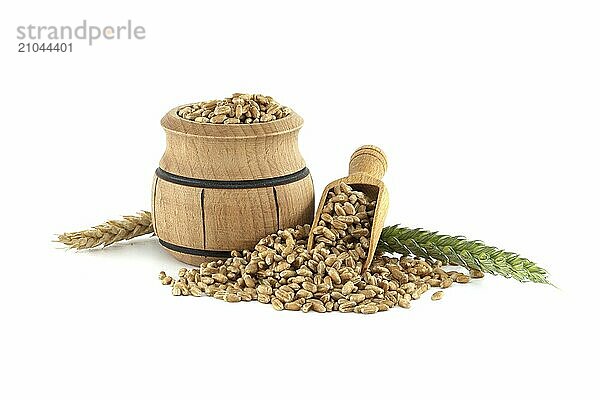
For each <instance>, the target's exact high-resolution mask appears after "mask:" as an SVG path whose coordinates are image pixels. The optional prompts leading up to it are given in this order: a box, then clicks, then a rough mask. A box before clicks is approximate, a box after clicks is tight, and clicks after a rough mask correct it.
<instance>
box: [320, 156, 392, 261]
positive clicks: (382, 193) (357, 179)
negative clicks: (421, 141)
mask: <svg viewBox="0 0 600 400" xmlns="http://www.w3.org/2000/svg"><path fill="white" fill-rule="evenodd" d="M386 170H387V158H386V156H385V154H384V153H383V151H382V150H381V149H380V148H378V147H375V146H371V145H365V146H361V147H359V148H358V149H357V150H356V151H355V152H354V153H353V154H352V157H350V164H349V167H348V176H347V177H345V178H341V179H337V180H335V181H333V182H331V183H330V184H329V185H327V186H326V187H325V189H324V190H323V195H322V196H321V201H320V202H319V207H318V208H317V214H316V215H315V219H314V221H313V224H312V227H311V230H310V234H309V236H308V249H309V250H310V249H312V247H313V244H314V239H315V238H314V234H313V232H314V230H315V227H317V225H318V224H319V221H320V220H321V213H322V211H323V206H324V205H325V201H326V200H327V193H328V192H329V191H330V190H331V189H332V188H333V187H334V186H336V185H339V184H340V183H342V182H344V183H346V184H348V185H350V186H352V188H353V189H354V190H359V191H361V192H363V193H364V194H366V195H367V196H368V197H369V198H370V199H371V200H377V205H376V206H375V213H374V215H373V224H372V226H371V228H370V229H371V237H370V240H369V253H368V255H367V259H366V260H365V262H364V263H363V271H362V272H364V271H365V270H366V269H367V267H368V266H369V265H370V264H371V261H373V256H374V255H375V248H376V247H377V242H378V241H379V236H381V230H382V229H383V223H384V222H385V217H386V215H387V211H388V206H389V202H390V199H389V194H388V191H387V189H386V188H385V185H384V184H383V182H382V181H381V178H383V175H384V174H385V171H386Z"/></svg>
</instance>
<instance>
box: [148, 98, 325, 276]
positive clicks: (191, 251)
mask: <svg viewBox="0 0 600 400" xmlns="http://www.w3.org/2000/svg"><path fill="white" fill-rule="evenodd" d="M178 108H179V107H178ZM176 111H177V109H173V110H171V111H169V112H168V113H167V114H166V115H165V116H164V117H163V119H162V120H161V125H162V127H163V128H164V130H165V132H166V135H167V148H166V151H165V153H164V155H163V157H162V159H161V160H160V164H159V168H158V169H157V170H156V173H155V176H154V183H153V188H152V212H153V215H154V231H155V233H156V235H157V236H158V238H159V241H160V244H161V245H162V246H163V247H164V248H165V249H167V251H169V252H170V253H171V254H172V255H173V256H174V257H175V258H177V259H178V260H180V261H183V262H185V263H187V264H192V265H199V264H200V263H201V262H205V261H207V260H211V259H215V258H226V257H228V256H229V254H230V252H231V251H232V250H243V249H252V248H253V247H254V245H255V244H256V242H257V241H258V240H259V239H261V238H262V237H264V236H266V235H268V234H270V233H273V232H276V231H277V230H278V229H284V228H287V227H291V226H296V225H299V224H310V223H311V222H312V219H313V214H314V201H315V198H314V188H313V183H312V177H311V176H310V172H309V171H308V169H307V168H306V164H305V162H304V159H303V158H302V155H301V154H300V151H299V149H298V132H299V130H300V128H301V127H302V123H303V120H302V118H301V117H300V116H299V115H297V114H295V113H292V114H290V115H288V116H286V117H284V118H282V119H280V120H275V121H271V122H264V123H258V124H236V125H220V124H206V123H199V122H193V121H188V120H185V119H183V118H180V117H179V116H178V115H177V113H176Z"/></svg>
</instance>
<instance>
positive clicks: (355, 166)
mask: <svg viewBox="0 0 600 400" xmlns="http://www.w3.org/2000/svg"><path fill="white" fill-rule="evenodd" d="M386 170H387V157H386V156H385V153H384V152H383V150H381V149H380V148H379V147H376V146H372V145H370V144H367V145H364V146H361V147H359V148H358V149H356V151H355V152H354V153H352V156H351V157H350V164H349V166H348V173H349V175H352V174H356V173H363V174H367V175H370V176H372V177H373V178H377V179H381V178H383V175H385V171H386Z"/></svg>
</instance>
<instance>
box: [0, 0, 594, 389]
mask: <svg viewBox="0 0 600 400" xmlns="http://www.w3.org/2000/svg"><path fill="white" fill-rule="evenodd" d="M7 7H8V6H7V5H3V6H2V8H3V10H2V12H1V13H0V14H1V17H0V18H1V21H0V22H1V24H0V25H1V28H0V29H1V35H0V40H1V44H2V46H1V52H2V53H1V54H2V56H1V60H2V61H1V62H0V65H1V66H0V68H1V71H2V74H1V78H0V79H1V80H2V81H1V89H0V93H1V99H2V104H1V106H2V129H3V131H2V135H3V138H2V157H1V158H0V159H1V162H2V169H3V175H2V181H1V186H0V187H1V188H2V189H1V193H2V195H1V197H0V202H1V208H0V210H1V211H2V226H1V227H0V235H1V241H0V243H2V245H1V246H2V257H3V259H2V261H0V265H2V288H1V289H0V299H1V303H0V304H1V306H0V307H1V308H0V310H1V311H0V312H1V316H2V319H1V321H2V322H1V324H2V328H1V329H0V397H1V398H3V399H20V398H30V399H31V398H63V399H71V398H77V399H81V398H102V399H106V398H125V397H132V398H160V397H162V398H184V397H185V398H194V397H195V398H212V397H217V398H234V397H236V396H244V398H255V397H256V398H261V399H265V398H275V397H277V398H303V399H306V398H325V397H329V398H341V397H350V398H357V397H366V396H368V398H373V399H375V398H381V396H383V395H386V396H394V397H404V398H423V397H436V398H461V399H468V398H479V397H482V396H483V397H486V398H505V397H507V396H510V397H512V398H524V397H525V396H535V398H545V397H548V396H552V397H558V396H561V397H562V396H569V398H574V397H579V398H582V397H583V398H591V397H596V396H597V389H596V388H595V386H594V385H595V382H594V380H596V379H597V376H596V375H597V365H596V364H595V363H597V356H598V341H597V337H598V333H599V332H598V329H597V328H596V326H595V325H596V323H597V322H598V301H597V300H596V297H597V295H596V291H597V282H598V274H597V271H598V267H599V265H598V258H597V248H598V239H597V231H598V228H597V227H598V225H599V223H600V220H599V218H598V217H599V213H598V203H599V200H600V199H599V196H598V171H599V166H600V165H599V162H598V144H597V135H598V134H599V133H600V119H599V110H600V97H599V93H600V92H599V90H600V79H599V75H600V74H599V71H600V57H599V39H600V29H599V26H600V25H599V24H598V21H599V19H600V13H599V9H598V7H597V3H596V2H593V1H587V2H586V1H526V0H518V1H508V0H504V1H453V2H449V1H418V2H417V1H414V2H406V1H405V2H380V1H369V2H351V1H345V2H337V3H336V2H325V1H321V2H318V3H316V4H315V5H311V4H310V2H300V1H296V2H281V1H269V2H257V1H252V2H244V1H227V2H217V1H212V2H208V1H196V2H191V3H178V2H175V1H168V2H166V1H165V2H162V3H161V4H150V2H139V3H136V4H134V3H133V2H128V3H125V2H122V1H109V0H105V1H102V2H96V3H95V4H93V5H90V4H88V3H87V2H85V3H84V2H81V1H73V2H66V1H65V2H62V1H35V2H34V1H21V2H18V3H15V4H13V5H11V7H10V9H6V8H7ZM84 18H86V19H87V20H88V23H90V24H95V25H119V24H123V23H126V21H127V20H128V19H132V20H133V23H134V25H137V24H139V25H143V26H144V27H145V28H146V31H147V38H146V39H145V40H142V41H126V40H122V41H112V42H109V41H99V42H96V43H95V44H94V45H93V46H91V47H90V46H88V45H87V44H85V43H83V42H75V44H74V51H73V53H72V54H56V53H54V54H18V53H17V42H18V41H17V39H16V27H17V26H18V25H29V24H34V25H64V24H68V25H72V26H76V25H78V24H81V22H82V20H83V19H84ZM235 91H242V92H261V93H265V94H270V95H272V96H274V97H275V98H276V99H278V100H280V101H281V102H282V103H284V104H286V105H289V106H291V107H293V108H294V109H295V110H296V111H297V112H299V113H300V114H301V115H302V116H303V117H304V119H305V125H304V128H303V129H302V131H301V137H300V146H301V150H302V152H303V155H304V158H305V159H306V162H307V164H308V166H309V168H310V169H311V171H312V173H313V176H314V182H315V189H316V191H317V192H320V190H321V188H322V187H323V186H324V185H325V184H326V183H327V182H328V181H330V180H333V179H334V178H336V177H339V176H342V175H344V174H345V172H346V168H347V161H348V157H349V155H350V154H351V152H352V151H353V150H354V149H355V148H356V147H358V146H359V145H361V144H366V143H372V144H376V145H379V146H381V147H382V148H383V149H384V150H385V151H386V152H387V155H388V157H389V159H390V166H389V172H388V174H387V176H386V177H385V181H386V183H387V184H388V186H389V190H390V193H391V199H392V207H391V209H390V213H389V216H388V220H387V222H388V223H389V224H392V223H402V224H405V225H408V226H413V227H417V226H418V227H423V228H427V229H434V230H439V231H441V232H444V233H449V234H463V235H465V236H467V237H469V238H473V239H481V240H484V241H486V242H487V243H490V244H493V245H496V246H500V247H503V248H506V249H509V250H513V251H517V252H520V253H521V254H523V255H525V256H526V257H529V258H531V259H532V260H535V261H536V262H539V263H540V265H542V266H544V267H546V268H548V269H549V271H550V272H551V274H552V275H551V279H552V281H553V282H554V283H555V284H556V285H557V286H558V287H559V288H560V289H555V288H553V287H550V286H543V285H536V284H520V283H518V282H514V281H511V280H506V279H504V278H500V277H486V278H485V279H483V280H481V281H478V282H476V283H474V284H470V285H464V286H460V287H458V286H457V287H452V288H450V289H449V290H448V291H447V292H446V296H445V298H444V299H443V300H442V301H441V302H437V303H433V302H431V301H430V300H429V299H428V297H429V296H428V295H427V296H424V298H423V299H422V300H419V301H415V302H413V308H412V309H410V310H403V309H394V310H392V311H390V312H386V313H381V314H376V315H373V316H360V315H346V314H337V313H331V314H326V315H321V314H313V313H310V314H302V313H291V312H279V313H277V312H275V311H273V310H272V309H271V308H270V307H268V306H264V305H260V304H258V303H249V304H238V305H231V304H226V303H223V302H220V301H217V300H214V299H210V298H200V299H198V298H175V297H172V296H171V295H170V291H169V289H168V288H167V287H163V286H161V285H160V284H159V281H158V280H157V277H156V276H157V273H158V271H160V270H162V269H164V270H166V271H167V272H169V273H175V272H176V271H177V269H178V268H179V267H180V266H181V265H180V264H178V263H177V262H176V261H175V260H174V259H172V258H170V256H168V255H167V254H166V253H165V252H163V251H162V250H161V249H160V248H159V246H158V244H157V243H156V241H155V240H154V239H146V240H138V241H134V243H133V244H126V245H120V246H114V247H112V248H108V249H106V250H101V251H89V252H79V253H77V252H73V251H65V250H62V249H59V246H57V244H56V243H51V240H52V239H53V234H55V233H60V232H62V231H65V230H75V229H79V228H84V227H87V226H89V225H92V224H96V223H99V222H102V221H103V220H105V219H107V218H115V217H119V216H120V215H121V214H128V213H134V212H136V211H137V210H140V209H148V208H149V196H150V182H151V177H152V174H153V171H154V169H155V168H156V165H157V163H158V160H159V159H160V157H161V154H162V151H163V150H164V134H163V132H162V130H161V128H160V125H159V120H160V118H161V117H162V116H163V114H164V113H165V112H166V111H167V110H169V109H170V108H172V107H174V106H176V105H178V104H182V103H186V102H191V101H195V100H204V99H210V98H215V97H224V96H227V95H229V94H230V93H232V92H235Z"/></svg>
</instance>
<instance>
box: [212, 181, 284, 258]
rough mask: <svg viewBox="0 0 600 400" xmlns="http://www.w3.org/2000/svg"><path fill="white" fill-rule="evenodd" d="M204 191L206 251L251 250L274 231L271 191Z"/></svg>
mask: <svg viewBox="0 0 600 400" xmlns="http://www.w3.org/2000/svg"><path fill="white" fill-rule="evenodd" d="M205 190H206V192H205V195H204V212H205V214H206V221H205V226H206V249H208V250H242V249H252V248H253V247H254V245H255V244H256V242H257V241H258V240H259V239H260V238H262V237H265V236H267V235H268V234H270V233H273V232H275V231H276V230H277V208H276V204H275V198H274V197H273V188H272V187H266V188H257V189H205Z"/></svg>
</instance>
